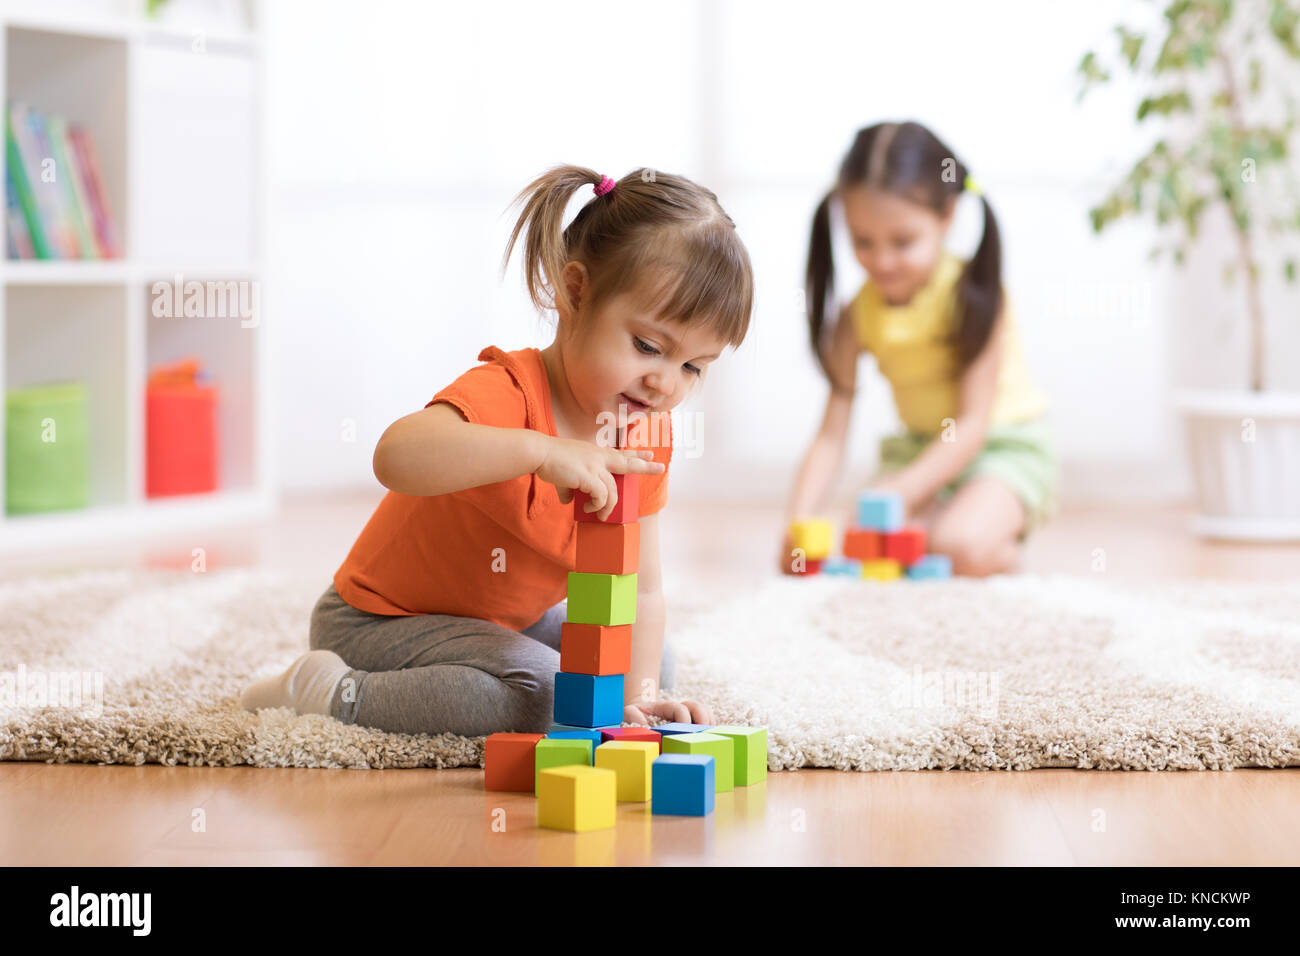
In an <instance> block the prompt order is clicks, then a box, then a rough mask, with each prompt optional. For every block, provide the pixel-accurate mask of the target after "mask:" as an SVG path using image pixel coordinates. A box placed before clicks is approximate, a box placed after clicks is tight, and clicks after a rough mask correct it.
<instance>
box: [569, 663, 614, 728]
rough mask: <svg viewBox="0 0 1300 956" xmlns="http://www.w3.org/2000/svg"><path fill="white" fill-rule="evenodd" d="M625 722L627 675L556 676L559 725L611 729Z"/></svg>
mask: <svg viewBox="0 0 1300 956" xmlns="http://www.w3.org/2000/svg"><path fill="white" fill-rule="evenodd" d="M622 720H623V675H622V674H608V675H604V676H600V677H597V676H594V675H592V674H567V673H565V672H564V671H560V672H559V673H558V674H556V675H555V722H556V723H557V724H568V725H569V726H570V727H582V728H584V729H586V728H592V727H608V726H611V725H613V724H618V723H620V722H621V721H622Z"/></svg>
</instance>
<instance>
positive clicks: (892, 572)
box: [862, 558, 903, 581]
mask: <svg viewBox="0 0 1300 956" xmlns="http://www.w3.org/2000/svg"><path fill="white" fill-rule="evenodd" d="M862 576H863V577H864V578H874V579H875V580H877V581H893V580H896V579H897V578H901V577H902V576H903V566H902V565H901V564H900V563H899V562H897V561H895V560H894V559H893V558H879V559H877V560H875V561H863V562H862Z"/></svg>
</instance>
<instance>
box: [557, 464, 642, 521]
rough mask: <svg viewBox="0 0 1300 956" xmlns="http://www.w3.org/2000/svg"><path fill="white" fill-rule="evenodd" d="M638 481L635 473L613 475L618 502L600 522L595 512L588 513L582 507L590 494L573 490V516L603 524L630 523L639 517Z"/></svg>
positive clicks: (585, 504) (577, 519)
mask: <svg viewBox="0 0 1300 956" xmlns="http://www.w3.org/2000/svg"><path fill="white" fill-rule="evenodd" d="M638 486H639V482H638V481H637V476H636V474H635V473H629V474H626V475H615V476H614V489H615V490H616V491H617V492H618V503H617V504H616V505H614V510H613V511H611V512H610V513H609V517H608V518H606V519H605V520H604V522H601V521H600V519H599V518H597V517H596V512H594V511H592V512H590V513H588V512H586V511H583V510H582V509H583V508H585V507H586V506H587V503H588V502H589V501H591V495H589V494H587V493H586V492H585V491H575V492H574V493H573V517H574V520H576V521H595V522H597V523H603V524H631V523H632V522H634V521H636V520H637V518H638V517H639V514H638V509H639V508H640V506H641V500H640V491H639V487H638Z"/></svg>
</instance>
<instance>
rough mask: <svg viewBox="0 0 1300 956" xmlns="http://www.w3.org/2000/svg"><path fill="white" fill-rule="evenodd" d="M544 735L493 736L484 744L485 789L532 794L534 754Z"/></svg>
mask: <svg viewBox="0 0 1300 956" xmlns="http://www.w3.org/2000/svg"><path fill="white" fill-rule="evenodd" d="M542 739H543V735H542V734H489V735H488V738H487V740H486V741H484V744H483V770H484V773H483V789H484V790H515V791H519V792H521V793H532V792H533V787H534V786H536V772H537V771H536V767H535V764H534V751H535V750H536V749H537V744H538V742H539V741H540V740H542Z"/></svg>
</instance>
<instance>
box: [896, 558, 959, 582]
mask: <svg viewBox="0 0 1300 956" xmlns="http://www.w3.org/2000/svg"><path fill="white" fill-rule="evenodd" d="M907 576H908V577H909V578H950V577H952V559H951V558H949V557H948V555H946V554H927V555H926V556H925V557H923V558H921V560H919V561H916V562H914V563H913V564H910V565H908V567H907Z"/></svg>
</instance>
